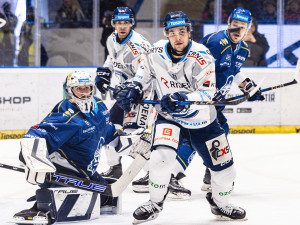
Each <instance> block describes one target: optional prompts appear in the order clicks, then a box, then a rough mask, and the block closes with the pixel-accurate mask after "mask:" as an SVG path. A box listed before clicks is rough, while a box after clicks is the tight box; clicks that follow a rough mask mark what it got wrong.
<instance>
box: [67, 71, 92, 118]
mask: <svg viewBox="0 0 300 225" xmlns="http://www.w3.org/2000/svg"><path fill="white" fill-rule="evenodd" d="M83 87H85V88H83ZM64 88H65V92H66V97H67V99H69V101H70V102H71V103H75V104H76V105H77V106H78V108H79V109H80V111H81V112H83V113H89V112H90V111H91V109H93V97H94V95H95V92H96V89H95V83H94V80H93V79H92V77H91V75H90V74H89V73H87V72H84V71H74V72H72V73H70V74H69V75H68V76H67V78H66V82H65V84H64Z"/></svg>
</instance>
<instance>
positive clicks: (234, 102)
mask: <svg viewBox="0 0 300 225" xmlns="http://www.w3.org/2000/svg"><path fill="white" fill-rule="evenodd" d="M263 80H264V78H263V79H262V80H261V81H260V83H259V84H258V85H257V86H256V87H255V88H253V89H252V90H251V91H250V92H248V93H245V94H244V95H241V96H237V97H233V98H230V99H225V100H224V101H184V102H182V101H176V104H177V105H218V106H224V105H238V104H240V103H242V102H244V101H246V100H248V99H249V98H250V97H252V96H253V95H254V94H255V93H256V92H257V91H258V89H259V88H260V86H261V84H262V82H263ZM104 88H106V89H107V90H112V91H114V90H115V89H114V88H112V87H110V86H108V85H107V86H104ZM133 103H137V104H152V105H156V104H160V100H145V99H143V100H138V101H136V102H133Z"/></svg>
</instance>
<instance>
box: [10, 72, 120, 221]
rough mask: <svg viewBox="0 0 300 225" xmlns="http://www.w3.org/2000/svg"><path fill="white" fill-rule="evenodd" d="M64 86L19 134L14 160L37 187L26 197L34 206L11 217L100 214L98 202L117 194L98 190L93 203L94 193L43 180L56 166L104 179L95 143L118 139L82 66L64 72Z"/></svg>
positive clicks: (108, 202)
mask: <svg viewBox="0 0 300 225" xmlns="http://www.w3.org/2000/svg"><path fill="white" fill-rule="evenodd" d="M65 88H66V93H67V99H64V100H62V101H60V102H59V103H58V104H57V105H56V106H55V107H54V109H53V110H52V111H51V112H50V113H49V114H48V116H47V117H46V118H45V119H44V120H43V121H42V122H41V123H40V124H37V125H34V126H32V127H31V128H30V129H29V131H28V132H27V134H26V135H25V136H24V137H23V139H22V140H21V152H20V160H21V161H22V162H23V164H24V165H25V171H26V180H27V181H28V182H29V183H31V184H38V185H39V186H40V189H37V191H36V195H35V196H34V197H32V198H31V201H34V200H35V201H36V202H35V204H34V206H33V207H32V208H31V209H26V210H23V211H21V212H19V213H16V214H15V215H14V221H15V222H16V223H19V224H24V223H31V222H32V223H39V224H52V223H54V222H56V221H60V222H62V221H77V220H83V219H85V220H86V219H90V218H95V217H97V216H98V215H100V204H101V207H104V206H105V205H110V206H112V207H111V208H115V207H117V205H118V203H117V200H118V199H117V198H112V197H108V196H103V195H101V196H100V198H101V200H100V202H101V203H99V197H98V196H99V195H98V194H95V193H92V192H87V191H82V190H78V189H73V190H72V188H62V187H60V188H59V189H58V188H57V187H55V185H53V184H49V183H47V182H45V175H46V173H47V172H55V171H56V172H59V173H63V174H68V175H73V176H77V177H83V178H88V179H91V180H95V181H100V182H104V183H107V181H106V180H105V179H104V178H102V177H101V176H100V175H99V174H98V173H97V171H96V169H97V166H98V164H99V158H100V149H101V147H102V146H103V145H105V144H109V143H110V144H116V143H117V142H118V138H117V136H118V135H117V131H116V128H115V126H114V125H113V124H112V123H111V122H110V117H109V112H108V110H107V108H106V106H105V105H104V103H103V102H102V101H101V99H99V98H97V97H95V96H94V93H95V85H94V81H93V80H92V78H91V76H90V75H89V74H88V73H87V72H84V71H75V72H72V73H70V74H69V75H68V76H67V78H66V83H65ZM70 189H71V190H70ZM72 194H73V195H72ZM62 203H63V204H62ZM96 203H98V204H96Z"/></svg>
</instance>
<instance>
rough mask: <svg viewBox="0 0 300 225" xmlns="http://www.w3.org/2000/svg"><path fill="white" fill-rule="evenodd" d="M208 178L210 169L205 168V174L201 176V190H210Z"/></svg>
mask: <svg viewBox="0 0 300 225" xmlns="http://www.w3.org/2000/svg"><path fill="white" fill-rule="evenodd" d="M210 179H211V175H210V171H209V169H208V168H206V170H205V174H204V177H203V185H202V187H201V191H207V192H211V184H210Z"/></svg>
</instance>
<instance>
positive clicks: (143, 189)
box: [132, 172, 149, 193]
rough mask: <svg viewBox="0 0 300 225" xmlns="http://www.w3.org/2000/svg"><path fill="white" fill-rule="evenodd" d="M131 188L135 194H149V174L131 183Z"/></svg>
mask: <svg viewBox="0 0 300 225" xmlns="http://www.w3.org/2000/svg"><path fill="white" fill-rule="evenodd" d="M132 188H133V191H134V192H135V193H149V172H147V173H146V175H145V176H144V177H142V178H140V179H138V180H136V181H133V182H132Z"/></svg>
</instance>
